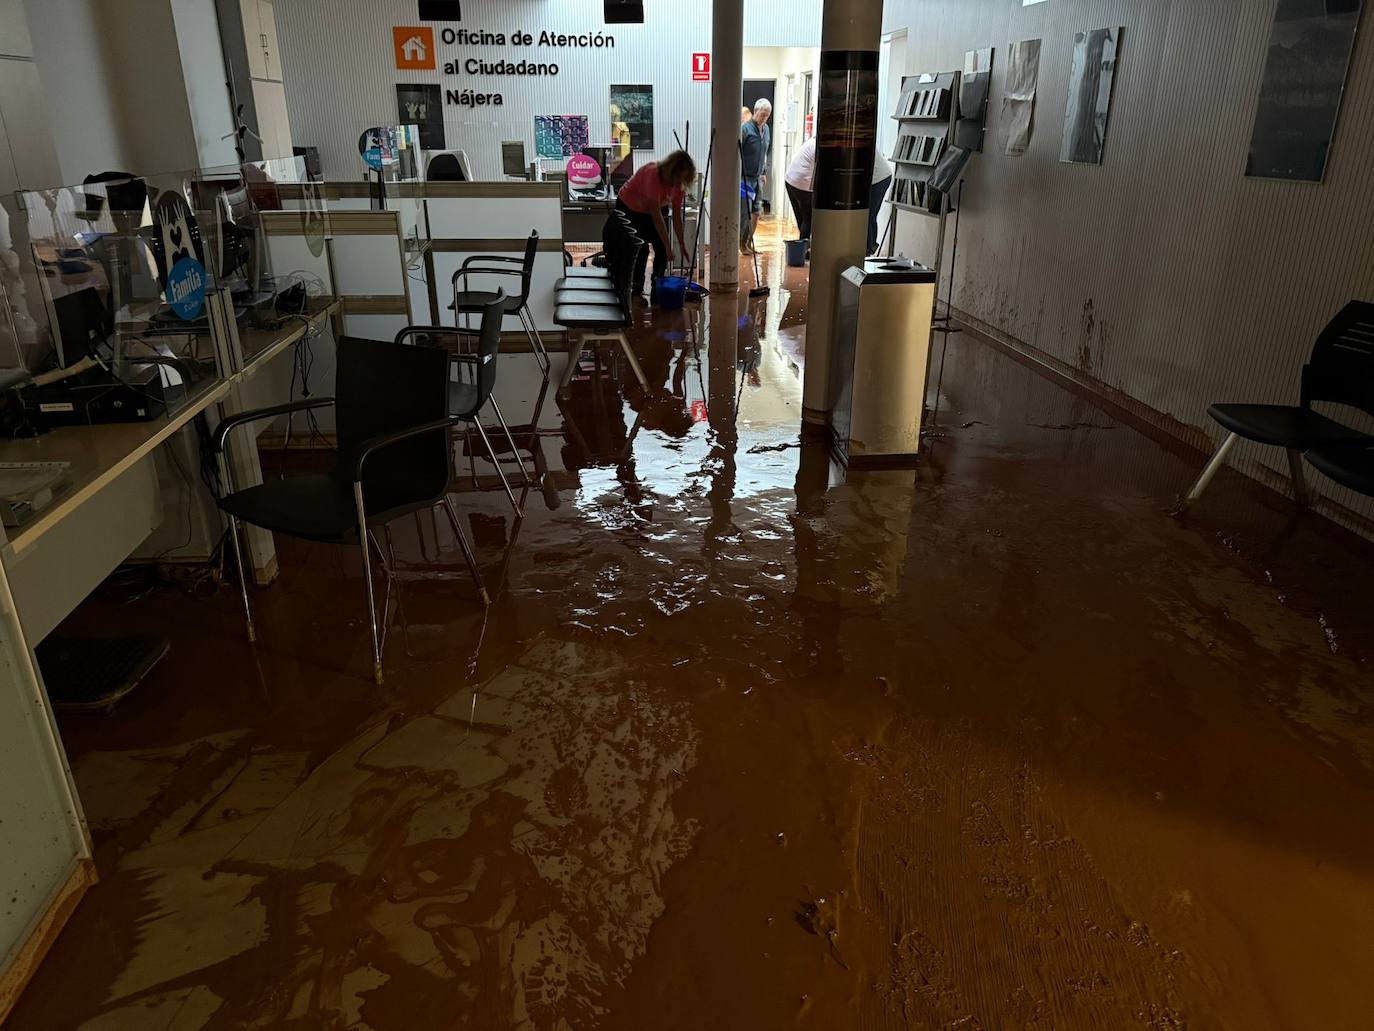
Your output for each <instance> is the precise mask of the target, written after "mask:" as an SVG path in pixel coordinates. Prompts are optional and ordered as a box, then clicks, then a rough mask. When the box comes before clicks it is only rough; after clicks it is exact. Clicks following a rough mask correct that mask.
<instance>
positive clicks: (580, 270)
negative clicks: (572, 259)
mask: <svg viewBox="0 0 1374 1031" xmlns="http://www.w3.org/2000/svg"><path fill="white" fill-rule="evenodd" d="M607 222H608V224H609V223H611V222H614V223H615V225H616V227H617V228H618V229H619V230H620V232H618V233H608V234H606V235H607V239H606V242H605V244H604V246H605V250H602V251H598V252H597V253H596V254H593V255H592V256H591V257H590V258H583V259H582V265H581V266H577V265H571V264H570V265H568V266H567V267H566V268H564V269H563V278H562V279H560V280H559V281H558V282H556V283H555V284H554V288H555V289H558V290H561V289H564V288H565V287H572V288H583V287H587V288H596V287H606V288H609V289H614V286H613V285H612V282H611V263H612V255H613V253H614V250H615V244H616V241H618V240H619V239H621V238H622V234H628V235H633V234H634V226H633V225H632V224H631V223H630V216H629V215H627V214H625V212H623V211H621V210H620V209H619V208H612V209H611V212H610V214H609V215H608V216H607ZM597 258H602V259H603V260H604V261H605V262H606V264H605V265H604V266H597V265H588V264H587V262H588V261H594V260H595V259H597Z"/></svg>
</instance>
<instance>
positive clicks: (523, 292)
mask: <svg viewBox="0 0 1374 1031" xmlns="http://www.w3.org/2000/svg"><path fill="white" fill-rule="evenodd" d="M538 253H539V233H537V232H534V231H531V232H530V235H529V239H527V240H526V241H525V255H524V257H522V258H514V257H511V256H510V255H502V254H474V255H471V256H469V257H468V258H466V259H465V260H464V261H463V264H462V265H461V266H460V267H459V269H458V271H457V272H455V273H454V274H453V303H452V304H451V305H449V310H450V311H452V312H453V313H454V314H453V321H454V325H457V324H458V317H459V316H460V315H463V314H466V313H476V312H480V311H481V310H482V309H483V308H484V307H486V305H488V304H490V303H491V301H492V299H493V298H494V297H495V296H496V294H495V293H494V292H493V291H491V290H471V289H469V288H468V286H469V283H470V279H469V277H470V276H519V277H520V290H519V292H518V293H513V292H511V291H509V290H507V291H505V305H506V314H507V315H514V316H515V317H516V318H518V319H519V320H520V328H521V329H523V330H524V331H525V336H526V337H527V338H528V339H529V342H530V347H531V348H532V349H533V350H534V360H535V361H537V362H538V363H539V368H540V370H541V371H542V372H543V373H544V375H545V376H547V375H548V374H549V352H548V350H547V349H546V348H545V347H544V339H543V337H541V336H540V335H539V326H538V325H537V324H536V323H535V321H534V313H533V312H531V311H530V290H531V289H532V288H533V283H534V260H535V258H536V256H537V255H538ZM512 266H517V267H512ZM459 279H461V280H462V281H463V289H462V290H459V289H458V280H459Z"/></svg>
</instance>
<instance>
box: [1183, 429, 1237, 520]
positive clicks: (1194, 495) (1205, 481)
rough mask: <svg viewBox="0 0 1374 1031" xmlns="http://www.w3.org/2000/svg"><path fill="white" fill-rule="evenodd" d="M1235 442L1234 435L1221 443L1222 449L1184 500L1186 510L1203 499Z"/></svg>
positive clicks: (1213, 457) (1208, 464)
mask: <svg viewBox="0 0 1374 1031" xmlns="http://www.w3.org/2000/svg"><path fill="white" fill-rule="evenodd" d="M1235 442H1236V435H1235V434H1234V433H1230V434H1227V436H1226V439H1225V440H1223V441H1222V442H1221V447H1219V448H1217V453H1216V454H1214V455H1213V456H1212V458H1211V461H1209V462H1208V463H1207V466H1206V468H1204V469H1203V470H1202V474H1201V475H1200V476H1199V477H1198V478H1197V482H1196V483H1194V484H1193V486H1192V487H1191V488H1190V489H1189V491H1188V495H1187V496H1186V497H1185V498H1184V499H1183V505H1184V507H1185V508H1186V507H1187V506H1188V505H1191V504H1192V503H1193V502H1194V501H1196V500H1197V499H1198V498H1200V497H1202V492H1203V491H1205V490H1206V489H1207V486H1208V485H1209V484H1210V483H1211V482H1212V478H1213V477H1214V476H1216V474H1217V473H1218V471H1220V469H1221V467H1222V465H1224V464H1225V462H1226V455H1227V453H1228V452H1229V451H1230V450H1231V447H1232V445H1234V444H1235Z"/></svg>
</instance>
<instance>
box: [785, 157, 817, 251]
mask: <svg viewBox="0 0 1374 1031" xmlns="http://www.w3.org/2000/svg"><path fill="white" fill-rule="evenodd" d="M783 181H784V182H785V183H786V185H787V199H788V200H789V201H791V202H792V214H793V215H794V216H795V217H796V219H797V231H798V233H799V234H800V236H799V239H802V240H809V239H811V211H812V196H811V194H812V192H813V190H814V189H815V185H816V137H814V136H812V137H811V139H809V140H807V141H806V142H805V143H803V144H802V145H801V150H799V151H797V156H796V157H794V158H793V159H792V163H791V164H790V165H788V166H787V174H786V175H785V176H783Z"/></svg>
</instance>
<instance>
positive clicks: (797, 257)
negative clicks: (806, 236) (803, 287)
mask: <svg viewBox="0 0 1374 1031" xmlns="http://www.w3.org/2000/svg"><path fill="white" fill-rule="evenodd" d="M810 245H811V241H810V240H788V241H787V265H788V267H789V268H801V267H802V266H803V265H805V264H806V249H807V247H809V246H810Z"/></svg>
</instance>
